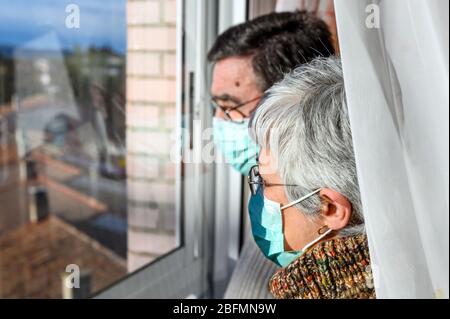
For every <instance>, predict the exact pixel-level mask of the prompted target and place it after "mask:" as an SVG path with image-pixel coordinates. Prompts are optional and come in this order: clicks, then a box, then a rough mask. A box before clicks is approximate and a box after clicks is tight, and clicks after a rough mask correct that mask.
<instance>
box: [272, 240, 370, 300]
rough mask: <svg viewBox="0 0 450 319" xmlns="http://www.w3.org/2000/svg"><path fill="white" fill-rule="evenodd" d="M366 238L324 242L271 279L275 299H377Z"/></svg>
mask: <svg viewBox="0 0 450 319" xmlns="http://www.w3.org/2000/svg"><path fill="white" fill-rule="evenodd" d="M372 282H373V281H372V273H371V269H370V256H369V247H368V243H367V236H366V235H357V236H350V237H344V238H334V239H331V240H328V241H324V242H321V243H319V244H317V245H316V246H314V247H313V248H312V249H310V250H308V251H307V252H305V253H304V254H303V255H301V256H300V257H299V258H297V259H296V260H294V261H293V262H292V263H291V264H290V265H288V266H287V267H286V268H283V269H280V270H279V271H277V272H276V273H275V275H274V276H273V277H272V278H271V279H270V282H269V289H270V292H271V293H272V294H273V295H274V297H275V298H279V299H285V298H300V299H318V298H375V290H374V288H373V284H372Z"/></svg>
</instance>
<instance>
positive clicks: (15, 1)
mask: <svg viewBox="0 0 450 319" xmlns="http://www.w3.org/2000/svg"><path fill="white" fill-rule="evenodd" d="M69 4H76V5H78V7H79V9H80V28H79V29H70V28H67V27H66V17H67V16H68V15H69V13H66V7H67V6H68V5H69ZM49 34H52V38H53V39H54V36H53V35H55V36H56V38H57V41H58V42H59V47H61V48H63V49H69V50H70V49H73V48H74V47H75V46H79V47H81V48H87V47H91V46H96V47H103V46H107V47H111V48H112V49H114V50H115V51H118V52H120V53H125V51H126V0H0V47H1V46H14V47H20V46H26V45H27V43H29V42H32V41H33V40H36V39H38V38H41V37H42V39H46V38H49V37H48V36H46V35H49ZM34 42H36V41H34ZM46 47H48V48H49V49H52V48H53V47H54V43H48V44H47V43H46V41H45V40H41V43H40V48H41V49H46Z"/></svg>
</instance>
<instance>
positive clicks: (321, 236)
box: [302, 226, 333, 251]
mask: <svg viewBox="0 0 450 319" xmlns="http://www.w3.org/2000/svg"><path fill="white" fill-rule="evenodd" d="M324 228H328V226H323V227H321V228H320V229H319V230H318V231H317V232H318V233H319V235H320V236H319V237H317V238H316V239H314V240H313V241H312V242H310V243H309V244H308V245H306V246H305V247H303V249H302V250H303V251H306V250H307V249H309V248H311V246H313V245H315V244H316V243H317V242H319V241H320V240H322V239H323V238H325V237H326V236H328V234H329V233H331V232H332V231H333V230H332V229H330V228H329V229H328V230H327V231H325V232H324V233H322V231H323V229H324Z"/></svg>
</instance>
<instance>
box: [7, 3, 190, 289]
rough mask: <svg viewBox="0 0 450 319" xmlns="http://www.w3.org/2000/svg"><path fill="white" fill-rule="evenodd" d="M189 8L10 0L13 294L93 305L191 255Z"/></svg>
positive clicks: (10, 268) (9, 189) (9, 172)
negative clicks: (164, 259)
mask: <svg viewBox="0 0 450 319" xmlns="http://www.w3.org/2000/svg"><path fill="white" fill-rule="evenodd" d="M176 3H177V2H176V1H175V0H164V1H159V0H128V1H127V0H114V1H103V0H78V1H76V5H68V4H67V3H66V2H65V1H57V0H36V1H32V2H30V1H26V0H17V1H13V2H11V1H6V0H0V9H1V10H0V34H1V37H0V203H1V204H2V205H1V208H0V297H1V298H8V297H13V298H61V297H67V298H85V297H89V296H92V295H93V294H95V293H97V292H98V291H100V290H103V289H104V288H105V287H108V286H110V285H112V284H114V283H115V282H117V281H119V280H120V279H123V278H125V277H126V276H128V274H130V273H132V272H134V271H136V270H138V269H141V268H142V267H143V266H145V265H148V264H150V263H152V262H153V261H155V260H156V259H158V258H160V257H161V256H164V255H165V254H167V253H169V252H171V251H173V250H174V249H176V248H177V247H180V244H181V237H180V234H181V228H182V225H181V223H180V220H181V218H180V213H179V212H180V200H179V198H181V197H180V187H179V186H180V179H181V174H180V173H179V171H180V170H179V167H178V166H177V165H178V164H177V163H175V162H174V161H172V160H171V157H170V155H171V152H173V147H174V146H173V145H174V141H173V138H174V134H173V133H174V131H175V130H176V128H177V125H178V124H177V123H178V122H177V120H176V119H177V111H176V102H177V101H176V100H177V90H176V83H177V77H176V64H177V63H176V58H177V49H178V48H177V43H178V42H177V38H176V34H177V33H176V22H177V21H176V17H177V5H176ZM78 283H80V286H81V289H72V288H73V287H75V288H77V285H78Z"/></svg>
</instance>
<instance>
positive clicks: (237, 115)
mask: <svg viewBox="0 0 450 319" xmlns="http://www.w3.org/2000/svg"><path fill="white" fill-rule="evenodd" d="M259 99H261V96H258V97H255V98H254V99H251V100H248V101H245V102H242V103H239V104H238V105H235V106H233V107H226V106H222V105H220V104H219V103H218V101H219V100H220V99H218V98H212V99H211V102H212V103H211V105H212V107H213V109H214V112H215V111H217V109H220V110H221V111H222V112H223V113H225V116H226V119H227V120H228V121H231V122H235V123H243V122H244V121H245V119H246V118H247V115H245V114H244V113H242V112H241V111H240V110H239V109H240V108H241V107H244V106H246V105H247V104H249V103H252V102H255V101H257V100H259Z"/></svg>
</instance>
